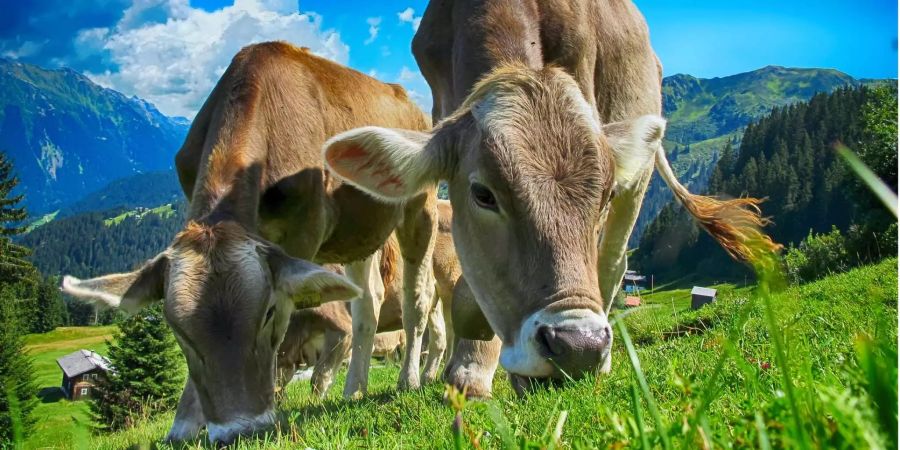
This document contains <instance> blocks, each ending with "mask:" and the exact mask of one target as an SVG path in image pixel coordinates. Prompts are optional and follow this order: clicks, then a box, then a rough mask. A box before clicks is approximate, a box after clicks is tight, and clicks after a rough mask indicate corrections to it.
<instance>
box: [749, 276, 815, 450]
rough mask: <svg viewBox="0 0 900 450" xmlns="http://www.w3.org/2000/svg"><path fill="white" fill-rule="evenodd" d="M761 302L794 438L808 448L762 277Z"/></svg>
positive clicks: (773, 311) (766, 283)
mask: <svg viewBox="0 0 900 450" xmlns="http://www.w3.org/2000/svg"><path fill="white" fill-rule="evenodd" d="M757 295H759V296H760V298H761V299H762V302H763V310H764V311H763V312H764V316H765V319H766V325H767V326H768V328H769V336H771V338H772V347H773V348H774V350H775V360H776V361H778V365H779V366H780V368H781V370H780V372H781V378H782V383H783V384H784V394H785V396H786V397H787V400H788V405H789V406H790V409H791V416H792V419H793V421H794V430H793V431H794V432H795V434H796V436H795V438H796V440H797V445H798V446H799V447H800V448H804V449H806V448H809V441H808V436H807V435H806V428H804V426H803V419H802V418H801V416H800V407H799V406H797V395H796V393H795V392H794V383H793V380H791V371H790V368H789V367H788V358H787V353H786V352H785V348H784V340H782V333H783V332H784V330H782V329H780V328H779V327H778V320H777V319H776V318H775V310H774V307H773V306H772V302H771V298H770V297H771V296H770V293H769V287H768V282H767V281H766V280H765V279H764V280H762V281H761V282H760V284H759V291H758V294H757Z"/></svg>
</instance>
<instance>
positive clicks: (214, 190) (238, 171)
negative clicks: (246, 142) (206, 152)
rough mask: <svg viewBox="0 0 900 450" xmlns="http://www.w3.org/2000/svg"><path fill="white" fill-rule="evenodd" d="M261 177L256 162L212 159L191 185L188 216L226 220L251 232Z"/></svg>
mask: <svg viewBox="0 0 900 450" xmlns="http://www.w3.org/2000/svg"><path fill="white" fill-rule="evenodd" d="M261 180H262V168H261V166H260V165H259V164H249V165H239V164H233V163H231V164H218V165H217V164H216V162H215V161H212V162H210V163H209V164H208V165H207V167H206V170H205V172H204V174H203V176H202V177H201V178H200V180H198V183H197V184H196V185H195V186H194V194H193V196H192V199H191V206H190V210H189V212H188V218H189V220H193V221H197V222H202V223H207V224H214V223H218V222H222V221H229V220H230V221H235V222H238V223H240V224H241V225H242V226H243V227H244V228H245V229H246V230H247V231H250V232H255V231H256V230H257V226H258V223H257V222H258V211H259V197H260V185H261Z"/></svg>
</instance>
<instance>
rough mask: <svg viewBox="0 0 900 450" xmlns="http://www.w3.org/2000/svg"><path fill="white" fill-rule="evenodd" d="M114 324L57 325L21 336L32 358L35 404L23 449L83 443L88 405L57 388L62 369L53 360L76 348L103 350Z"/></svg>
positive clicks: (85, 436) (87, 425) (85, 438)
mask: <svg viewBox="0 0 900 450" xmlns="http://www.w3.org/2000/svg"><path fill="white" fill-rule="evenodd" d="M114 329H115V327H114V326H107V327H61V328H57V329H55V330H53V331H51V332H49V333H44V334H32V335H28V336H27V337H26V338H25V348H26V351H27V352H28V354H29V355H31V357H32V361H33V364H34V371H35V375H36V376H35V385H36V386H37V387H38V390H39V391H38V400H39V401H38V404H37V406H36V407H35V409H34V412H33V413H32V414H33V415H34V417H35V418H36V419H37V424H36V425H35V428H34V430H33V431H32V433H31V434H30V436H29V439H28V440H27V441H26V442H25V447H26V448H31V449H41V448H59V447H66V446H69V445H70V444H71V443H72V442H76V441H77V442H87V441H88V439H89V437H90V426H89V425H90V423H91V418H90V407H89V405H88V403H87V402H83V401H79V402H71V401H69V400H66V399H65V398H64V397H63V394H62V391H61V390H60V389H59V387H60V385H61V384H62V370H61V369H60V368H59V365H58V364H57V363H56V359H57V358H59V357H61V356H64V355H66V354H69V353H72V352H74V351H76V350H81V349H89V350H94V351H97V352H100V353H101V354H103V353H105V352H106V340H107V339H110V338H111V337H112V333H113V330H114Z"/></svg>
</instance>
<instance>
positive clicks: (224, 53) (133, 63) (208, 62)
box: [78, 0, 350, 117]
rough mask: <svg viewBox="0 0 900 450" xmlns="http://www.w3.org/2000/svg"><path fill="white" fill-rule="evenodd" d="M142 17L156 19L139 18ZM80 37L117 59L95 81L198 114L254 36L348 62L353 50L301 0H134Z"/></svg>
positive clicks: (170, 110) (166, 109)
mask: <svg viewBox="0 0 900 450" xmlns="http://www.w3.org/2000/svg"><path fill="white" fill-rule="evenodd" d="M150 11H153V12H152V13H150ZM161 13H162V16H160V14H161ZM139 17H142V18H144V19H150V20H148V21H146V22H141V23H137V22H139V20H140V19H137V18H139ZM161 17H162V18H164V19H165V20H160V18H161ZM78 39H79V40H84V41H86V42H87V41H91V40H94V42H98V41H99V43H100V44H102V45H100V44H98V45H97V47H98V49H99V48H102V50H105V51H108V52H109V55H110V58H111V60H112V61H113V62H114V63H115V64H116V65H117V66H118V69H117V70H116V71H114V72H109V71H107V72H105V73H97V74H90V73H89V74H87V75H88V76H90V77H91V78H92V79H93V80H94V81H95V82H97V83H99V84H102V85H104V86H108V87H111V88H113V89H116V90H118V91H121V92H123V93H126V94H129V95H137V96H138V97H141V98H144V99H147V100H149V101H150V102H152V103H153V104H155V105H156V106H157V107H158V108H159V109H160V111H162V112H163V113H165V114H169V115H181V116H186V117H193V116H194V115H195V114H196V112H197V110H198V109H199V108H200V106H201V105H202V103H203V101H204V100H205V99H206V97H207V96H208V95H209V93H210V91H212V88H213V87H214V86H215V84H216V82H217V81H218V79H219V77H220V76H221V75H222V73H223V72H224V71H225V68H226V67H228V64H229V63H230V62H231V58H232V57H233V56H234V55H235V54H236V53H237V52H238V50H240V49H241V48H242V47H244V46H246V45H248V44H251V43H255V42H262V41H270V40H284V41H288V42H291V43H293V44H295V45H298V46H305V47H309V48H310V49H311V50H312V51H313V52H314V53H315V54H317V55H320V56H323V57H325V58H328V59H331V60H334V61H336V62H338V63H341V64H346V63H347V61H348V59H349V52H350V48H349V47H348V46H347V45H346V44H345V43H344V42H343V41H341V36H340V34H339V33H337V32H335V31H334V30H323V29H322V18H321V17H320V16H319V15H317V14H315V13H306V14H300V13H299V12H298V11H297V2H296V0H235V2H234V5H232V6H228V7H225V8H223V9H221V10H217V11H213V12H207V11H204V10H202V9H195V8H191V7H190V6H189V5H188V3H187V0H135V2H134V3H133V5H132V7H131V8H129V9H128V10H127V11H126V13H125V15H124V16H123V18H122V21H120V22H119V24H117V25H116V27H115V28H113V29H111V30H105V29H92V30H84V31H83V32H82V33H79V37H78Z"/></svg>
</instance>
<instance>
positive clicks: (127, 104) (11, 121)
mask: <svg viewBox="0 0 900 450" xmlns="http://www.w3.org/2000/svg"><path fill="white" fill-rule="evenodd" d="M189 125H190V123H189V121H188V120H187V119H185V118H180V117H167V116H165V115H164V114H162V113H160V112H159V111H158V110H157V109H156V108H155V107H154V106H153V105H151V104H150V103H148V102H146V101H144V100H141V99H139V98H137V97H127V96H125V95H123V94H121V93H119V92H116V91H114V90H112V89H107V88H104V87H101V86H99V85H97V84H96V83H94V82H92V81H91V80H90V79H88V78H87V77H85V76H84V75H82V74H79V73H77V72H75V71H73V70H70V69H57V70H49V69H44V68H41V67H38V66H34V65H30V64H23V63H19V62H16V61H12V60H9V59H2V58H0V151H3V152H5V153H6V154H7V155H9V157H10V159H11V160H12V161H13V165H14V167H15V169H16V173H17V175H18V177H19V181H20V185H19V186H20V189H21V193H24V194H25V206H26V207H27V208H28V211H29V212H30V213H32V214H43V213H48V212H51V211H55V210H58V209H62V208H65V207H66V206H68V205H71V204H73V203H75V202H77V201H78V200H80V199H81V198H82V197H84V196H85V195H87V194H89V193H91V192H94V191H97V190H98V189H101V188H103V187H104V186H106V185H108V184H109V183H110V182H112V181H114V180H117V179H120V178H124V177H127V176H128V175H132V174H137V173H144V172H151V171H159V170H171V169H172V163H173V157H174V155H175V152H177V151H178V148H179V147H180V146H181V143H182V141H183V140H184V137H185V135H186V134H187V130H188V127H189Z"/></svg>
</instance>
